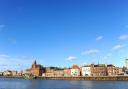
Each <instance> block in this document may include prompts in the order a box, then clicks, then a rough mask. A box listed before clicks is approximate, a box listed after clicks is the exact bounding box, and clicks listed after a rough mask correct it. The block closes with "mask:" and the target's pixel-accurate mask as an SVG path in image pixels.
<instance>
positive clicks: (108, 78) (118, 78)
mask: <svg viewBox="0 0 128 89" xmlns="http://www.w3.org/2000/svg"><path fill="white" fill-rule="evenodd" d="M0 78H18V79H24V77H23V76H0ZM35 79H40V80H89V81H91V80H96V81H98V80H102V81H128V76H103V77H36V78H35Z"/></svg>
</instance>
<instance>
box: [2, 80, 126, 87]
mask: <svg viewBox="0 0 128 89" xmlns="http://www.w3.org/2000/svg"><path fill="white" fill-rule="evenodd" d="M0 89H128V81H68V80H25V79H10V78H0Z"/></svg>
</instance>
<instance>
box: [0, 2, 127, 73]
mask: <svg viewBox="0 0 128 89" xmlns="http://www.w3.org/2000/svg"><path fill="white" fill-rule="evenodd" d="M127 57H128V1H127V0H0V71H2V70H8V69H11V70H23V69H27V68H30V67H31V64H32V63H33V61H34V60H35V59H36V60H37V63H39V64H41V65H43V66H57V67H70V66H72V65H73V64H77V65H79V66H82V65H85V64H91V63H95V64H97V63H100V64H102V63H103V64H114V65H115V66H120V67H121V66H124V65H125V62H124V60H125V58H127Z"/></svg>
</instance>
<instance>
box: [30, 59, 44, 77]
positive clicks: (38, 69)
mask: <svg viewBox="0 0 128 89" xmlns="http://www.w3.org/2000/svg"><path fill="white" fill-rule="evenodd" d="M43 72H44V68H43V67H42V66H41V65H39V64H37V63H36V60H35V61H34V63H33V64H32V67H31V68H30V74H32V75H35V76H42V73H43Z"/></svg>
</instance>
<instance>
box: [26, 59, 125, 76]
mask: <svg viewBox="0 0 128 89" xmlns="http://www.w3.org/2000/svg"><path fill="white" fill-rule="evenodd" d="M126 70H127V68H126V67H123V68H120V67H116V66H114V65H112V64H110V65H105V64H97V65H96V64H90V65H85V66H81V67H79V66H78V65H73V66H72V67H71V68H58V67H43V66H41V65H39V64H37V63H36V60H35V61H34V63H33V64H32V67H31V68H30V69H27V70H26V73H28V74H32V75H35V76H44V77H79V76H117V75H125V74H126ZM26 73H24V74H26Z"/></svg>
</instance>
